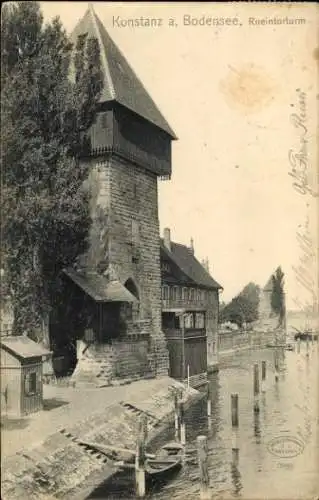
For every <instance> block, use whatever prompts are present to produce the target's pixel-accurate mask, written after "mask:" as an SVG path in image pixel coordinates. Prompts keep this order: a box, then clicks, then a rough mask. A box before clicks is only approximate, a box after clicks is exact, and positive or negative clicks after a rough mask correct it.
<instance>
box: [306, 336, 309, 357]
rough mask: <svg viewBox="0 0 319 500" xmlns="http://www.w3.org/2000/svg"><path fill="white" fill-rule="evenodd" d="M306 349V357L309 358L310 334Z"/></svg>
mask: <svg viewBox="0 0 319 500" xmlns="http://www.w3.org/2000/svg"><path fill="white" fill-rule="evenodd" d="M306 349H307V352H306V356H307V358H308V357H309V336H308V334H307V340H306Z"/></svg>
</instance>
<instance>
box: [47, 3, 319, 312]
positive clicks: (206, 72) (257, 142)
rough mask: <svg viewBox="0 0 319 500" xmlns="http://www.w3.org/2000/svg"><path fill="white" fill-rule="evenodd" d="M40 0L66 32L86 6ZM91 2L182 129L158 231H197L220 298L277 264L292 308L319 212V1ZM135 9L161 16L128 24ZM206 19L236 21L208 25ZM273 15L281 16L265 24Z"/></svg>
mask: <svg viewBox="0 0 319 500" xmlns="http://www.w3.org/2000/svg"><path fill="white" fill-rule="evenodd" d="M40 4H41V7H42V12H43V14H44V19H45V20H46V21H47V20H50V19H52V17H54V16H56V15H59V16H60V17H61V20H62V22H63V24H64V26H65V28H66V29H67V31H68V32H71V31H72V29H73V28H74V26H75V25H76V23H77V21H78V20H79V19H80V18H81V17H82V16H83V15H84V13H85V11H86V9H87V7H88V4H87V3H86V2H72V3H71V2H40ZM92 5H93V8H94V10H95V12H96V14H97V15H98V16H99V17H100V19H101V21H102V23H103V24H104V26H105V28H106V30H107V31H108V32H109V34H110V35H111V37H112V38H113V40H114V41H115V43H116V44H117V45H118V47H119V48H120V50H121V51H122V52H123V53H124V55H125V57H126V59H127V60H128V62H129V63H130V65H131V66H132V67H133V69H134V71H135V72H136V73H137V75H138V76H139V78H140V79H141V81H142V82H143V84H144V86H145V87H146V89H147V90H148V91H149V93H150V94H151V96H152V98H153V99H154V101H155V102H156V104H157V105H158V107H159V109H160V110H161V112H162V114H163V115H164V116H165V118H166V119H167V121H168V122H169V124H170V126H171V127H172V128H173V130H174V131H175V133H176V135H177V137H178V140H177V141H174V143H173V152H172V178H171V180H169V181H160V182H159V217H160V226H161V231H163V228H164V227H169V228H170V229H171V238H172V240H173V241H176V242H179V243H184V244H189V243H190V238H191V237H192V238H193V240H194V247H195V255H196V257H197V258H198V259H199V260H202V259H204V258H208V259H209V263H210V272H211V274H212V276H213V277H214V278H215V279H216V280H217V281H218V282H219V283H220V284H221V285H222V286H223V288H224V291H223V293H222V295H221V300H223V301H229V300H231V298H232V297H233V296H235V295H236V294H237V293H238V292H239V291H240V290H241V289H242V288H243V287H244V286H245V285H246V284H247V283H249V282H251V281H253V282H256V283H257V284H259V285H260V286H264V285H265V284H266V282H267V281H268V278H269V276H270V275H271V274H272V273H273V272H274V270H275V269H276V268H277V267H278V266H279V265H281V266H282V269H283V271H284V272H285V286H286V296H287V306H288V308H289V309H296V308H300V307H302V306H304V305H308V304H310V303H312V302H313V297H314V295H316V294H317V293H318V220H319V219H318V197H316V196H315V194H316V193H317V191H318V171H317V169H316V166H317V160H318V157H317V146H316V142H315V139H316V137H315V131H316V127H317V121H316V120H317V118H316V110H317V104H318V101H317V100H316V91H317V88H318V87H317V82H318V73H317V71H318V49H317V51H316V49H315V47H316V42H317V40H316V36H317V35H316V26H318V10H316V6H315V5H312V4H310V3H308V4H284V3H283V4H271V3H265V4H260V3H256V4H255V3H247V4H244V3H231V4H230V3H224V4H223V3H215V4H212V3H204V2H203V3H195V2H194V3H180V4H177V3H176V4H174V3H170V4H165V3H153V4H152V3H143V2H141V3H134V2H132V3H125V2H119V3H117V2H114V3H107V2H93V3H92ZM184 16H185V17H184ZM141 17H143V18H144V20H145V19H147V18H156V19H161V20H162V22H161V23H158V24H160V25H158V26H156V27H154V26H153V27H147V26H140V27H130V26H129V25H128V24H129V23H127V20H128V19H140V18H141ZM210 17H211V18H218V19H219V20H220V19H221V18H228V17H231V18H232V19H234V18H236V21H235V23H237V24H232V25H222V26H221V25H219V26H216V25H215V26H212V25H209V24H208V23H209V22H211V23H212V21H209V18H210ZM273 18H276V21H277V24H276V25H274V24H269V20H271V19H273ZM302 18H303V19H305V22H304V23H302V22H301V21H298V19H302ZM169 19H173V22H172V23H171V24H172V25H171V26H169ZM190 19H192V22H193V23H196V22H197V25H195V24H194V25H189V24H187V23H188V22H189V20H190ZM262 19H263V20H264V21H262ZM293 19H295V20H297V21H295V22H294V24H288V21H287V20H293ZM200 20H201V22H206V23H207V24H206V25H199V24H198V22H199V21H200ZM279 21H281V23H280V24H279ZM258 22H259V24H258ZM260 22H264V24H260ZM256 23H257V24H256ZM144 24H146V22H145V21H144ZM124 25H126V26H124ZM291 174H294V176H293V175H291ZM296 176H297V177H299V180H298V179H297V178H296ZM300 178H302V182H301V180H300ZM294 183H295V186H294ZM298 186H302V188H299V190H298ZM301 189H305V194H303V193H302V192H300V191H301Z"/></svg>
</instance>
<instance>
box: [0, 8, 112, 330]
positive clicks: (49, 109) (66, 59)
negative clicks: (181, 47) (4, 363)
mask: <svg viewBox="0 0 319 500" xmlns="http://www.w3.org/2000/svg"><path fill="white" fill-rule="evenodd" d="M1 69H2V76H1V144H2V149H1V172H2V179H1V181H2V182H1V184H2V185H1V191H2V200H1V204H2V206H1V210H2V244H3V246H4V247H5V251H6V255H7V259H6V262H5V270H6V276H7V281H8V283H9V286H10V291H11V298H12V302H13V309H14V317H15V322H14V331H15V333H18V334H21V333H28V334H29V335H30V336H31V337H32V336H35V335H36V332H37V331H39V328H40V329H41V328H42V323H43V320H44V319H45V318H46V317H47V315H48V313H49V312H50V310H51V309H52V307H54V305H55V303H56V302H57V301H61V300H62V299H61V293H62V284H61V279H60V276H61V270H62V268H63V267H66V266H69V265H71V264H73V263H74V262H75V260H76V258H77V257H78V256H79V255H80V254H81V253H83V251H84V250H85V248H86V244H87V243H86V242H87V233H88V229H89V227H90V215H89V193H88V191H87V190H85V189H84V187H83V186H84V181H85V180H86V178H87V176H88V173H89V171H88V162H86V163H85V162H80V158H81V157H82V156H85V155H86V154H87V153H88V149H89V147H90V144H89V141H88V134H87V132H88V130H89V128H90V126H91V124H92V123H93V121H94V117H95V115H96V111H97V107H98V102H99V99H100V96H101V90H102V81H103V80H102V72H101V63H100V54H99V46H98V42H97V40H95V39H88V38H87V36H81V37H79V38H78V40H77V43H76V44H75V47H73V46H72V44H71V43H70V41H69V39H68V37H67V35H66V32H65V30H64V28H63V26H62V24H61V22H60V20H59V19H58V18H56V19H54V20H53V21H52V22H51V23H49V24H47V25H44V23H43V17H42V14H41V11H40V7H39V4H38V3H37V2H15V3H10V4H5V5H4V8H3V11H2V24H1ZM70 75H72V78H70Z"/></svg>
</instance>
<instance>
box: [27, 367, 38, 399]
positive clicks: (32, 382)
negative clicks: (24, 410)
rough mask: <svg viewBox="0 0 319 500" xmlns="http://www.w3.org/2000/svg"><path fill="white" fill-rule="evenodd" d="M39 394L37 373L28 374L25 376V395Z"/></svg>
mask: <svg viewBox="0 0 319 500" xmlns="http://www.w3.org/2000/svg"><path fill="white" fill-rule="evenodd" d="M36 392H37V373H36V372H31V373H27V374H26V376H25V394H26V395H27V396H31V395H32V394H35V393H36Z"/></svg>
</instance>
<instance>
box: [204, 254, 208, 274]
mask: <svg viewBox="0 0 319 500" xmlns="http://www.w3.org/2000/svg"><path fill="white" fill-rule="evenodd" d="M205 267H206V271H207V272H208V273H209V260H208V257H206V266H205Z"/></svg>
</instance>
